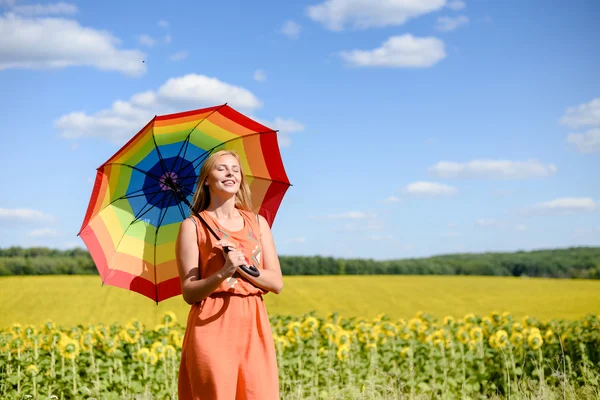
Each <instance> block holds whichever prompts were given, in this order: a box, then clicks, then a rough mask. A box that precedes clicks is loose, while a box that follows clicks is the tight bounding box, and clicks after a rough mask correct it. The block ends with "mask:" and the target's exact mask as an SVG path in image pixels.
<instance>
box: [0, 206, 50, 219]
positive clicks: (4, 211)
mask: <svg viewBox="0 0 600 400" xmlns="http://www.w3.org/2000/svg"><path fill="white" fill-rule="evenodd" d="M55 220H56V219H55V218H54V216H52V215H49V214H44V213H43V212H41V211H39V210H34V209H31V208H0V222H41V221H43V222H54V221H55Z"/></svg>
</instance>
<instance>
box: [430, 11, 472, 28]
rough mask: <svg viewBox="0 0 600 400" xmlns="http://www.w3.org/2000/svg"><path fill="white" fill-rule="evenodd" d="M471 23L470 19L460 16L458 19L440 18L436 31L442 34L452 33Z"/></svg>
mask: <svg viewBox="0 0 600 400" xmlns="http://www.w3.org/2000/svg"><path fill="white" fill-rule="evenodd" d="M467 23H469V17H467V16H465V15H459V16H458V17H439V18H438V19H437V25H436V29H437V30H438V31H442V32H451V31H453V30H456V29H458V28H460V27H461V26H462V25H466V24H467Z"/></svg>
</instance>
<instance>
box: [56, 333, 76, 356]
mask: <svg viewBox="0 0 600 400" xmlns="http://www.w3.org/2000/svg"><path fill="white" fill-rule="evenodd" d="M58 351H59V352H60V355H61V356H63V357H64V358H68V359H70V360H74V359H75V358H77V356H79V343H78V342H77V340H75V339H72V338H70V337H68V336H63V338H62V340H61V341H60V343H59V344H58Z"/></svg>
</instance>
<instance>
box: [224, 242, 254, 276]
mask: <svg viewBox="0 0 600 400" xmlns="http://www.w3.org/2000/svg"><path fill="white" fill-rule="evenodd" d="M223 250H225V254H227V253H229V250H230V248H229V246H225V247H224V248H223ZM240 268H241V269H242V271H244V272H245V273H247V274H248V275H250V276H253V277H255V278H258V277H259V276H260V271H259V270H258V269H257V268H256V267H255V266H254V265H250V266H247V265H241V266H240Z"/></svg>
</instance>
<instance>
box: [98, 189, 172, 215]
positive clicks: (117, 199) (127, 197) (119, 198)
mask: <svg viewBox="0 0 600 400" xmlns="http://www.w3.org/2000/svg"><path fill="white" fill-rule="evenodd" d="M140 190H144V189H140ZM140 190H136V191H135V192H139V191H140ZM163 191H164V190H162V189H161V190H157V191H156V192H150V193H142V194H136V195H133V196H132V195H130V194H125V195H123V196H121V197H118V198H116V199H114V200H112V201H111V202H110V203H108V204H107V205H105V206H104V207H102V208H101V209H100V210H98V212H97V213H96V215H98V214H100V213H101V212H102V211H104V209H105V208H106V207H108V206H111V205H113V204H114V203H116V202H117V201H119V200H128V199H133V198H136V197H142V196H147V195H152V198H154V196H155V195H156V194H157V193H160V192H163ZM135 192H132V193H135Z"/></svg>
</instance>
